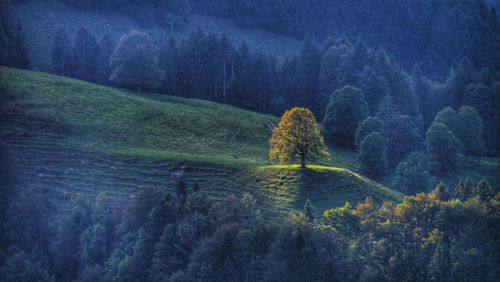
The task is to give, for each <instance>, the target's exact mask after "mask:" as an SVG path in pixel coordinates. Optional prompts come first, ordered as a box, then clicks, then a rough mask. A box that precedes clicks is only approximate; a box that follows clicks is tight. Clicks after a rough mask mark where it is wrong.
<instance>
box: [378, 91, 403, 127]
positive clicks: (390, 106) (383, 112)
mask: <svg viewBox="0 0 500 282" xmlns="http://www.w3.org/2000/svg"><path fill="white" fill-rule="evenodd" d="M400 114H401V112H400V111H399V107H398V105H396V103H395V102H394V99H393V98H392V95H390V94H386V95H385V96H384V98H382V100H381V101H380V103H379V104H378V106H377V114H376V117H377V118H378V119H379V120H380V121H382V122H383V123H384V124H386V123H388V122H389V121H390V120H391V119H393V118H394V117H395V116H397V115H400Z"/></svg>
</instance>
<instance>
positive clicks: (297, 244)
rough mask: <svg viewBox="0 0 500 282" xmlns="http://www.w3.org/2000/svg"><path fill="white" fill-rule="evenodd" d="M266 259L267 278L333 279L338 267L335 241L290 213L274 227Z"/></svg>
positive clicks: (265, 274)
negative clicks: (284, 221)
mask: <svg viewBox="0 0 500 282" xmlns="http://www.w3.org/2000/svg"><path fill="white" fill-rule="evenodd" d="M276 233H277V234H276V238H275V239H274V240H273V242H272V244H271V246H270V247H269V251H268V254H267V256H266V260H265V264H264V265H265V269H264V277H265V279H266V280H268V281H280V280H283V281H334V280H336V279H337V277H338V275H339V274H338V271H337V257H338V255H337V251H338V245H337V242H335V241H334V240H331V239H332V237H330V236H328V234H326V233H322V232H317V229H316V228H315V227H314V226H312V225H310V224H307V219H306V218H305V217H303V216H300V215H293V214H292V215H290V216H289V217H288V218H287V221H286V223H285V224H283V225H282V226H280V228H279V229H278V230H277V231H276Z"/></svg>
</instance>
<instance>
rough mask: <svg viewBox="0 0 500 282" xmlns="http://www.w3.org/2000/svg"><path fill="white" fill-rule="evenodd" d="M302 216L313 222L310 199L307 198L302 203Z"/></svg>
mask: <svg viewBox="0 0 500 282" xmlns="http://www.w3.org/2000/svg"><path fill="white" fill-rule="evenodd" d="M304 216H305V217H306V219H307V221H308V222H309V223H312V222H314V212H313V209H312V205H311V201H310V200H309V199H307V200H306V202H305V204H304Z"/></svg>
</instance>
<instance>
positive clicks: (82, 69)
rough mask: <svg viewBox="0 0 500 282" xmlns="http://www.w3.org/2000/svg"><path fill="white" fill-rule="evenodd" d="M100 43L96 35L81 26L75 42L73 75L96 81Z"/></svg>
mask: <svg viewBox="0 0 500 282" xmlns="http://www.w3.org/2000/svg"><path fill="white" fill-rule="evenodd" d="M98 55H99V45H97V42H96V39H95V37H94V35H92V34H91V33H90V32H89V31H88V30H87V29H86V28H84V27H80V28H79V29H78V32H77V33H76V37H75V40H74V42H73V54H72V56H73V59H72V61H73V66H72V76H73V77H75V78H78V79H82V80H86V81H92V82H94V81H96V73H97V64H96V61H97V58H98Z"/></svg>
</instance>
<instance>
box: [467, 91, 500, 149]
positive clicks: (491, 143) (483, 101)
mask: <svg viewBox="0 0 500 282" xmlns="http://www.w3.org/2000/svg"><path fill="white" fill-rule="evenodd" d="M464 105H468V106H471V107H474V108H475V109H476V110H477V111H478V113H479V115H480V116H481V119H482V122H483V125H484V134H483V136H484V141H485V144H486V147H487V149H488V153H489V154H490V155H498V150H499V149H498V148H500V146H499V145H500V144H499V143H500V141H499V140H500V129H499V126H498V124H499V123H500V112H499V111H498V109H499V107H500V83H498V82H494V83H492V85H491V86H490V87H487V86H485V85H484V84H482V83H479V84H472V85H469V86H468V87H467V88H466V89H465V93H464Z"/></svg>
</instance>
